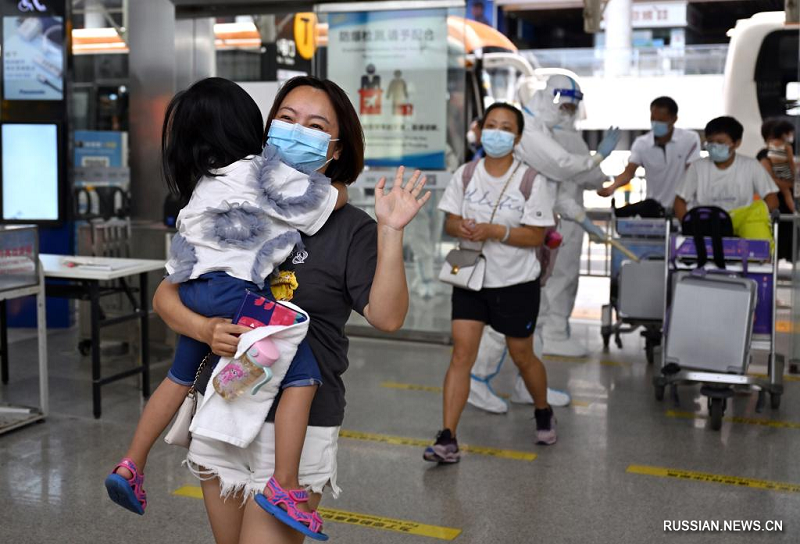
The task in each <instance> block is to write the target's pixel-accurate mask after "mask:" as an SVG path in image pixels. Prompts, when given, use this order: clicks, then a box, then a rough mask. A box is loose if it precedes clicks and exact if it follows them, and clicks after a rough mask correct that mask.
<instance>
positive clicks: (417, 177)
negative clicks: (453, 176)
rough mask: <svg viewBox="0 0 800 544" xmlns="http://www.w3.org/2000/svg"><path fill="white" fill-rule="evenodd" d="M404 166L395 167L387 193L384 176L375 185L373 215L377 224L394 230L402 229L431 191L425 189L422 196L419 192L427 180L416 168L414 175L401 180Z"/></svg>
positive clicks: (423, 203) (429, 196)
mask: <svg viewBox="0 0 800 544" xmlns="http://www.w3.org/2000/svg"><path fill="white" fill-rule="evenodd" d="M404 173H405V168H404V167H402V166H401V167H400V168H398V169H397V174H396V175H395V177H394V183H392V188H391V190H389V192H388V193H385V194H384V188H385V187H386V178H381V179H380V180H379V181H378V184H377V185H375V215H376V216H377V217H378V225H380V226H387V227H390V228H392V229H395V230H402V229H404V228H405V226H406V225H408V224H409V223H410V222H411V220H412V219H414V217H415V216H416V215H417V212H419V210H420V209H421V208H422V206H424V205H425V203H426V202H427V201H428V200H429V199H430V198H431V192H430V191H427V192H426V193H425V194H424V195H423V196H422V198H420V196H419V195H420V194H421V193H422V189H423V188H424V187H425V182H426V181H427V180H426V178H425V176H422V173H421V172H420V171H419V170H417V171H415V172H414V175H413V176H411V178H410V179H409V180H408V182H405V183H404V182H403V174H404Z"/></svg>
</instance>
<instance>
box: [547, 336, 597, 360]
mask: <svg viewBox="0 0 800 544" xmlns="http://www.w3.org/2000/svg"><path fill="white" fill-rule="evenodd" d="M543 343H544V345H543V346H542V353H544V354H545V355H556V356H559V357H586V356H587V355H589V350H588V349H586V346H584V345H583V343H581V342H580V341H578V340H575V339H572V338H567V339H564V340H552V339H549V338H544V342H543Z"/></svg>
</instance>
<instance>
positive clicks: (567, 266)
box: [468, 75, 619, 413]
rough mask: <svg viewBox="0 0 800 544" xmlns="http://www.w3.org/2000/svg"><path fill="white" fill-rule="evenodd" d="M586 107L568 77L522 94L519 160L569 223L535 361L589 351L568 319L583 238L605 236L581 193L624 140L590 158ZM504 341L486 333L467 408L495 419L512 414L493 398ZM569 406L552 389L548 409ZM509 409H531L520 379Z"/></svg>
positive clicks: (612, 138) (548, 289) (545, 299)
mask: <svg viewBox="0 0 800 544" xmlns="http://www.w3.org/2000/svg"><path fill="white" fill-rule="evenodd" d="M523 89H526V87H523ZM582 99H583V94H582V93H581V90H580V87H579V85H578V83H577V82H576V81H574V80H573V79H572V78H569V77H566V76H563V75H555V76H551V77H550V78H549V79H548V81H547V87H546V88H545V89H544V90H540V91H536V92H535V93H534V94H533V96H532V97H531V96H525V95H524V94H523V92H521V93H520V101H521V102H522V103H524V104H526V106H525V107H524V108H523V111H524V112H525V132H524V134H523V137H522V140H521V142H520V144H519V145H518V146H517V150H516V154H517V156H518V157H519V158H520V159H522V160H523V161H525V162H526V163H528V164H529V165H531V166H532V167H533V168H534V169H536V170H537V171H539V172H540V173H542V174H543V175H545V176H546V177H547V178H548V179H549V180H550V181H551V184H552V185H554V187H555V190H556V204H555V210H554V211H555V212H556V213H558V214H560V215H561V218H562V219H566V221H561V223H560V224H559V227H558V231H559V233H561V236H562V237H563V240H562V242H561V246H560V247H559V250H558V256H557V258H556V261H555V267H554V269H553V273H552V276H551V277H550V279H548V280H547V284H546V286H545V287H543V288H542V297H541V305H540V308H539V312H540V315H541V316H542V323H543V327H540V329H539V330H537V332H536V334H535V335H534V338H535V342H534V351H535V353H536V354H537V357H538V356H540V354H542V353H544V354H546V355H561V356H567V357H583V356H585V355H586V354H587V349H586V347H585V346H583V345H582V344H581V343H580V342H579V341H577V340H576V339H575V338H572V337H571V335H570V329H569V316H570V314H572V309H573V307H574V306H575V297H576V295H577V292H578V281H579V276H580V258H581V251H582V249H583V232H584V231H587V232H589V233H590V236H592V237H600V238H602V237H604V234H603V232H602V230H600V229H599V228H598V227H597V226H596V225H594V224H593V223H592V222H591V220H589V218H587V217H586V212H585V210H584V208H583V190H584V189H585V188H587V187H588V188H591V189H597V188H599V187H600V186H601V185H602V183H603V181H605V179H606V177H605V175H604V174H603V172H602V171H601V170H600V168H599V165H600V163H601V162H602V161H603V159H604V158H605V157H607V156H608V155H609V154H610V153H611V151H612V150H613V149H614V147H615V146H616V145H617V141H618V140H619V133H618V131H616V130H612V131H610V132H609V134H608V135H607V136H606V138H605V139H604V140H603V141H602V142H601V143H600V146H599V149H598V153H597V154H595V155H594V156H592V155H590V154H589V148H588V147H587V146H586V143H585V142H584V141H583V138H582V136H581V133H580V132H578V131H577V130H576V128H575V121H576V114H577V111H578V107H579V105H580V102H581V100H582ZM502 340H503V338H502V335H500V334H499V333H497V331H495V330H493V329H492V328H491V327H487V328H486V329H485V330H484V332H483V337H482V338H481V345H480V350H479V351H478V357H477V360H476V363H475V366H474V367H473V370H472V379H471V380H470V394H469V399H468V402H469V403H470V404H471V405H472V406H475V407H476V408H480V409H481V410H485V411H487V412H492V413H505V412H507V411H508V404H507V403H506V401H505V400H503V399H502V398H501V397H500V396H499V395H497V393H495V391H494V389H493V388H492V385H491V381H492V380H493V379H494V377H495V376H496V375H497V374H498V373H499V372H500V369H501V368H502V364H503V361H504V360H505V356H506V352H505V350H504V345H503V341H502ZM570 401H571V399H570V396H569V394H568V393H567V392H565V391H559V390H557V389H552V388H548V389H547V402H548V403H549V404H550V405H551V406H567V405H568V404H569V403H570ZM511 402H515V403H522V404H531V403H533V399H532V398H531V396H530V395H529V394H528V391H527V389H526V388H525V383H524V382H523V380H522V378H521V377H520V376H519V375H518V376H517V378H516V380H515V383H514V390H513V393H512V395H511Z"/></svg>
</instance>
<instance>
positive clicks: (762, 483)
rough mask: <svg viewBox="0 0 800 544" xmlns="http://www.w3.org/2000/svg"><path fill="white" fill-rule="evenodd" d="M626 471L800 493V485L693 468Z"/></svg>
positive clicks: (633, 467)
mask: <svg viewBox="0 0 800 544" xmlns="http://www.w3.org/2000/svg"><path fill="white" fill-rule="evenodd" d="M626 472H628V473H630V474H644V475H645V476H657V477H659V478H678V479H680V480H692V481H695V482H707V483H714V484H725V485H735V486H737V487H749V488H752V489H766V490H768V491H782V492H784V493H800V485H797V484H787V483H783V482H773V481H770V480H755V479H752V478H739V477H738V476H725V475H722V474H709V473H707V472H694V471H691V470H678V469H674V468H664V467H650V466H646V465H630V466H628V469H627V470H626Z"/></svg>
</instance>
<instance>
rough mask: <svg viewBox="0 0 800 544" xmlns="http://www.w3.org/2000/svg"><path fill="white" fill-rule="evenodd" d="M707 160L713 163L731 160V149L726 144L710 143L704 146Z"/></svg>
mask: <svg viewBox="0 0 800 544" xmlns="http://www.w3.org/2000/svg"><path fill="white" fill-rule="evenodd" d="M706 149H707V150H708V156H709V158H710V159H711V160H712V161H714V162H717V163H719V162H725V161H727V160H728V159H730V158H731V148H730V147H729V146H727V145H726V144H717V143H710V144H708V145H706Z"/></svg>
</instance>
